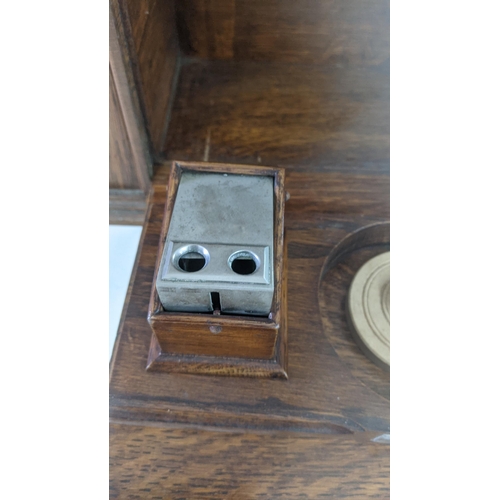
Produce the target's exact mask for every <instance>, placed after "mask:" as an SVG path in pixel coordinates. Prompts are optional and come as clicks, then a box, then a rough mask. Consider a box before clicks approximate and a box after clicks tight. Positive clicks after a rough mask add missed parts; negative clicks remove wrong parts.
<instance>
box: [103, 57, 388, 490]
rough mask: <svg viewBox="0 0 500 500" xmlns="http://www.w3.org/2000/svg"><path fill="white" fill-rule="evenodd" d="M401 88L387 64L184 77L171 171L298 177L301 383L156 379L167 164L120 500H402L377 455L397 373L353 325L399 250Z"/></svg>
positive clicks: (291, 244)
mask: <svg viewBox="0 0 500 500" xmlns="http://www.w3.org/2000/svg"><path fill="white" fill-rule="evenodd" d="M388 90H389V80H388V65H385V64H384V65H381V66H380V67H370V68H325V67H309V66H298V65H296V66H294V65H283V64H277V63H272V64H254V63H235V62H216V63H214V62H211V63H204V62H196V61H195V62H189V63H187V64H186V65H185V66H184V67H183V68H182V70H181V76H180V81H179V87H178V91H177V96H176V99H175V103H174V107H173V111H172V118H171V121H170V125H169V132H168V136H167V138H166V141H165V144H166V147H165V157H166V159H167V160H173V159H177V160H205V161H206V160H209V161H219V162H234V163H246V164H250V163H253V164H259V163H260V164H263V165H277V166H280V167H285V168H286V179H285V188H286V190H287V191H288V192H289V193H290V200H289V201H288V202H287V203H286V206H285V231H286V241H287V243H286V244H287V250H288V286H287V293H288V325H289V327H288V374H289V380H267V379H245V378H231V377H210V376H199V375H186V374H166V373H151V372H146V371H145V368H146V361H147V356H148V350H149V342H150V338H151V329H150V327H149V324H148V322H147V309H148V301H149V293H150V289H151V285H152V279H153V273H154V265H155V260H156V255H157V251H158V243H159V234H160V227H161V221H162V216H163V209H164V203H165V197H166V182H167V179H168V172H169V165H170V164H169V162H168V161H166V162H164V163H163V164H161V165H159V166H158V168H157V171H156V174H155V179H154V184H153V188H152V192H151V197H150V205H149V211H148V216H147V222H146V224H145V228H144V231H143V236H142V240H141V244H140V248H139V252H138V259H137V262H136V267H135V270H134V273H133V277H132V280H131V283H130V287H129V293H128V297H127V301H126V305H125V308H124V313H123V317H122V323H121V327H120V331H119V334H118V338H117V341H116V344H115V349H114V353H113V357H112V361H111V375H110V418H111V431H110V437H111V447H110V460H111V462H110V463H111V465H110V481H111V486H110V488H111V489H110V491H111V496H112V497H113V498H196V497H198V498H207V497H210V498H212V497H213V498H256V497H258V496H261V497H264V498H275V497H280V496H281V497H283V498H299V497H302V498H316V497H319V498H321V497H324V498H332V497H336V498H386V497H388V496H389V492H388V489H389V446H388V445H387V444H386V443H385V442H377V441H384V438H380V436H383V435H385V434H388V433H389V418H390V414H389V409H390V408H389V374H388V373H386V372H384V371H382V370H381V369H379V368H378V367H376V366H375V365H373V364H372V363H371V362H370V361H369V360H368V359H366V358H365V356H364V355H363V354H362V353H361V351H360V350H359V348H358V347H357V346H356V344H355V342H354V340H353V339H352V336H351V334H350V332H349V330H348V327H347V323H346V319H345V312H344V311H345V297H346V293H347V289H348V286H349V284H350V281H351V280H352V277H353V275H354V273H355V272H356V270H357V269H359V267H360V266H361V265H362V264H363V263H364V262H366V260H368V259H369V258H371V257H372V256H374V255H376V254H378V253H382V252H383V251H386V250H387V249H388V247H389V242H390V236H389V224H388V220H389V159H388V158H389V105H388V99H389V92H388ZM377 438H379V439H377ZM374 439H375V440H376V441H373V440H374Z"/></svg>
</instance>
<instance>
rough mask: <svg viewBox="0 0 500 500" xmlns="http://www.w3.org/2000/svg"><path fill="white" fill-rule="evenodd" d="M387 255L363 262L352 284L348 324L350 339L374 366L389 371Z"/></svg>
mask: <svg viewBox="0 0 500 500" xmlns="http://www.w3.org/2000/svg"><path fill="white" fill-rule="evenodd" d="M390 277H391V276H390V252H385V253H383V254H380V255H377V256H376V257H373V259H370V260H369V261H368V262H366V263H365V264H364V265H363V266H362V267H361V269H360V270H359V271H358V272H357V273H356V275H355V276H354V279H353V280H352V283H351V287H350V289H349V293H348V296H347V320H348V323H349V326H350V328H351V331H352V334H353V337H354V338H355V340H356V342H357V343H358V345H359V347H360V348H361V350H362V351H363V352H364V353H365V355H366V356H367V357H368V358H369V359H371V360H372V361H373V362H374V363H375V364H376V365H378V366H380V367H381V368H383V369H385V370H387V371H389V369H390V319H389V312H390Z"/></svg>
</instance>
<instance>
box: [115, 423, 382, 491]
mask: <svg viewBox="0 0 500 500" xmlns="http://www.w3.org/2000/svg"><path fill="white" fill-rule="evenodd" d="M373 438H374V434H370V433H367V434H366V435H364V436H360V435H356V436H352V435H351V436H324V435H322V436H317V435H314V434H309V435H304V434H295V435H293V434H274V435H262V434H254V433H243V432H239V433H236V432H213V431H206V430H199V429H180V428H161V427H148V428H144V427H141V426H136V425H116V424H115V425H111V430H110V439H111V454H110V464H111V470H112V471H113V474H112V476H111V481H110V498H128V499H131V500H132V499H144V498H148V499H166V498H168V499H181V498H183V499H190V498H221V499H222V498H226V499H239V500H253V499H255V498H290V499H294V498H349V499H352V500H356V499H366V498H389V447H388V446H387V445H385V444H377V443H374V442H372V441H370V439H373Z"/></svg>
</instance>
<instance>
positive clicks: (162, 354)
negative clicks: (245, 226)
mask: <svg viewBox="0 0 500 500" xmlns="http://www.w3.org/2000/svg"><path fill="white" fill-rule="evenodd" d="M186 170H190V171H202V172H213V173H231V174H244V175H259V176H262V175H265V176H270V177H273V179H274V256H275V261H274V276H275V278H274V279H275V287H274V296H273V302H272V307H271V313H270V314H269V316H268V317H267V318H266V317H251V316H229V315H220V314H211V313H177V312H167V311H165V310H164V308H163V306H162V304H161V302H160V298H159V296H158V293H157V291H156V286H155V283H156V278H157V275H158V270H159V267H160V262H161V257H162V254H163V248H164V245H165V240H166V238H167V233H168V228H169V223H170V219H171V216H172V211H173V207H174V202H175V198H176V193H177V189H178V186H179V182H180V177H181V174H182V172H183V171H186ZM284 177H285V171H284V169H281V168H271V167H260V166H259V167H257V166H241V165H229V164H221V163H187V162H177V161H176V162H173V165H172V169H171V174H170V179H169V183H168V188H167V201H166V204H165V215H164V219H163V224H162V230H161V237H160V244H159V248H158V256H157V260H156V266H155V274H154V279H153V282H152V286H151V298H150V302H149V310H148V321H149V324H150V325H151V328H152V330H153V335H152V338H151V345H150V350H149V357H148V362H147V369H148V370H155V371H164V372H183V373H200V374H215V375H237V376H249V377H273V378H276V377H279V378H287V329H286V270H285V266H286V255H285V245H284V204H285V190H284Z"/></svg>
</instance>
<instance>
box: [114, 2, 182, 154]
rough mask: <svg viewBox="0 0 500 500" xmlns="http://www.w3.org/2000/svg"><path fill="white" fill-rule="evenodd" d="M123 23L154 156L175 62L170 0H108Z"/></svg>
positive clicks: (161, 136) (161, 133)
mask: <svg viewBox="0 0 500 500" xmlns="http://www.w3.org/2000/svg"><path fill="white" fill-rule="evenodd" d="M111 4H112V5H113V6H114V12H115V13H116V14H115V15H118V16H120V19H121V20H122V22H123V24H124V38H125V39H124V40H123V42H122V43H124V44H127V45H128V48H129V50H128V52H129V56H130V57H129V66H130V68H131V70H132V71H133V74H134V85H135V86H136V87H137V89H138V93H139V96H140V99H141V105H142V112H143V115H144V117H145V122H146V124H145V125H146V130H147V132H148V134H149V137H150V140H151V146H152V152H153V154H154V155H157V153H158V152H159V151H160V150H161V146H162V143H163V140H164V137H165V132H166V128H167V125H168V117H169V105H170V102H171V99H172V98H173V93H174V91H175V81H176V74H177V68H178V62H179V49H178V39H177V30H176V25H175V12H174V3H173V0H164V1H161V2H160V1H150V0H111Z"/></svg>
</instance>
